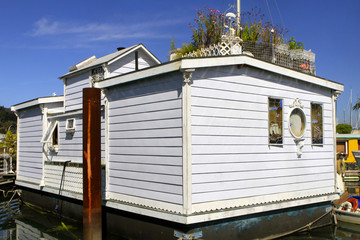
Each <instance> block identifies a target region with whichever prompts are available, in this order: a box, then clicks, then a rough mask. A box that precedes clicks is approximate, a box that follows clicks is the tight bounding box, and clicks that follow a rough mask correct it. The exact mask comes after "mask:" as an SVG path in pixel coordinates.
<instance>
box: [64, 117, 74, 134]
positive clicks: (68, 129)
mask: <svg viewBox="0 0 360 240" xmlns="http://www.w3.org/2000/svg"><path fill="white" fill-rule="evenodd" d="M66 132H68V133H73V132H75V118H70V119H66Z"/></svg>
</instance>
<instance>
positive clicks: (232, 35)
mask: <svg viewBox="0 0 360 240" xmlns="http://www.w3.org/2000/svg"><path fill="white" fill-rule="evenodd" d="M189 27H190V29H191V31H192V35H191V41H190V42H189V43H183V44H182V46H181V48H176V46H175V41H174V40H171V50H170V54H171V56H170V60H176V59H179V58H183V57H206V56H224V55H236V54H245V55H248V56H251V57H254V58H257V59H261V60H264V61H267V62H271V63H274V64H277V65H281V66H284V67H288V68H291V69H294V70H297V71H301V72H304V73H308V74H312V75H315V65H314V62H315V54H314V53H312V52H311V50H309V51H306V50H304V46H303V44H302V43H301V42H298V41H296V40H295V38H294V37H290V39H289V40H287V39H286V37H285V36H286V35H287V34H288V30H287V29H284V28H282V27H279V26H278V25H273V24H272V23H271V22H269V21H266V20H265V15H264V14H262V13H261V10H260V9H257V8H255V9H252V10H251V12H246V13H242V14H241V21H240V23H238V19H237V17H236V15H235V14H234V13H231V12H229V13H227V14H223V13H221V12H220V11H219V10H215V9H212V8H208V7H205V8H204V9H197V13H196V18H195V19H194V23H189Z"/></svg>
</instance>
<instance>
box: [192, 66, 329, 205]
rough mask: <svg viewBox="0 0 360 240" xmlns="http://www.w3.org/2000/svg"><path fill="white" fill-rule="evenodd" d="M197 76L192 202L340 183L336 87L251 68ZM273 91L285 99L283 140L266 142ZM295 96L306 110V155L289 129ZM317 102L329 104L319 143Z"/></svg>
mask: <svg viewBox="0 0 360 240" xmlns="http://www.w3.org/2000/svg"><path fill="white" fill-rule="evenodd" d="M193 79H194V82H193V84H192V89H191V94H192V99H191V104H192V105H191V114H192V118H191V120H192V201H193V203H194V204H196V203H205V202H212V201H221V200H231V199H236V198H245V197H255V196H260V195H266V194H279V193H288V192H294V191H295V192H300V193H301V192H302V191H303V192H305V191H307V190H313V189H319V194H323V193H325V192H321V191H322V190H321V189H333V188H334V187H333V186H334V173H333V172H334V165H333V144H334V142H333V129H332V105H331V92H330V91H326V90H325V89H324V88H318V87H316V86H313V85H311V84H305V83H302V82H301V81H296V80H294V79H289V78H286V77H281V76H278V75H275V74H271V73H266V72H263V71H260V70H256V69H251V68H247V67H244V68H242V69H237V68H235V67H234V68H231V67H226V68H218V69H216V70H214V69H207V70H206V71H196V72H195V73H194V74H193ZM269 97H273V98H280V99H283V128H284V144H283V145H282V146H269V145H268V137H267V136H268V98H269ZM295 98H299V99H300V100H301V102H302V104H303V105H304V108H303V110H304V112H305V115H306V132H305V134H304V138H305V141H304V144H305V146H304V147H303V149H302V151H303V154H302V156H301V158H298V157H297V148H296V145H295V143H294V140H293V137H292V136H291V134H290V132H289V127H288V117H289V114H290V111H291V109H290V108H289V105H290V104H291V103H292V102H293V101H294V99H295ZM311 102H316V103H320V104H322V105H323V128H324V144H323V145H321V146H312V145H311V119H310V118H311V109H310V105H311ZM304 197H305V196H304ZM278 200H283V199H278Z"/></svg>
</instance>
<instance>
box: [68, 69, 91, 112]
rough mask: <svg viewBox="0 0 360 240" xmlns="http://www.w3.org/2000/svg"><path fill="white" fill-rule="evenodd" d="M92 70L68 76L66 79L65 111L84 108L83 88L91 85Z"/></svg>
mask: <svg viewBox="0 0 360 240" xmlns="http://www.w3.org/2000/svg"><path fill="white" fill-rule="evenodd" d="M89 77H90V72H85V73H82V74H80V75H76V76H74V77H71V78H68V79H66V81H65V87H64V91H65V111H71V110H79V109H81V108H82V94H83V92H82V90H83V88H88V87H90V80H89Z"/></svg>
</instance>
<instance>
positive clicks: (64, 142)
mask: <svg viewBox="0 0 360 240" xmlns="http://www.w3.org/2000/svg"><path fill="white" fill-rule="evenodd" d="M69 118H75V132H74V133H67V132H66V119H67V118H60V119H57V120H58V121H59V149H58V152H57V153H55V154H52V156H51V160H53V161H60V162H64V161H69V160H70V161H71V162H78V163H79V162H80V163H81V162H82V161H83V139H82V137H83V118H82V115H77V116H71V117H69ZM101 158H103V159H104V158H105V115H104V112H102V113H101Z"/></svg>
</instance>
